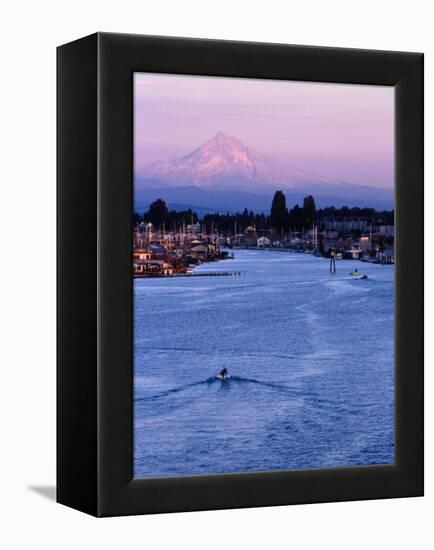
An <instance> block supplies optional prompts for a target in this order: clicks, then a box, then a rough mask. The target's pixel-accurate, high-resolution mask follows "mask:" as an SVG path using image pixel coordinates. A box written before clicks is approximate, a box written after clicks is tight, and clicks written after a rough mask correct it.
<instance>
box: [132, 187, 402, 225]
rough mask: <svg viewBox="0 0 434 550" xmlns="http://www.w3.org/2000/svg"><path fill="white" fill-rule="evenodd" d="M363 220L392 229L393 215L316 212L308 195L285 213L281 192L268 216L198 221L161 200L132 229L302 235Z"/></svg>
mask: <svg viewBox="0 0 434 550" xmlns="http://www.w3.org/2000/svg"><path fill="white" fill-rule="evenodd" d="M352 220H364V221H366V222H368V223H371V224H372V225H393V224H394V212H393V210H391V211H382V212H379V211H377V210H375V209H374V208H358V207H354V208H348V207H347V206H343V207H342V208H335V207H334V206H329V207H326V208H319V209H317V208H316V206H315V200H314V198H313V197H312V196H311V195H309V196H308V197H305V198H304V200H303V206H299V205H298V204H296V205H295V206H293V207H292V208H290V209H288V208H287V206H286V197H285V195H284V193H283V192H282V191H276V193H275V194H274V198H273V201H272V203H271V210H270V213H269V214H268V215H266V214H264V213H261V214H255V213H254V212H253V211H251V210H250V211H249V210H248V209H247V208H245V209H244V210H243V212H237V213H235V214H229V213H226V214H205V216H203V218H202V219H199V217H198V215H197V213H196V212H193V211H192V210H191V209H189V210H184V211H182V212H179V211H175V210H170V211H169V209H168V207H167V204H166V203H165V201H164V200H162V199H157V200H156V201H154V202H153V203H152V204H151V205H150V207H149V210H148V211H147V212H144V213H143V215H142V216H141V215H140V214H138V213H135V214H134V216H133V223H134V225H136V224H138V223H140V222H142V221H143V222H145V223H148V222H151V223H152V224H153V225H154V226H155V227H162V226H163V225H164V227H165V228H166V230H178V229H179V228H180V227H182V225H189V224H193V223H197V222H198V221H199V222H200V223H201V224H202V225H203V226H204V227H205V229H206V231H207V233H210V232H213V231H219V232H220V233H224V234H233V233H234V232H241V231H244V230H245V229H246V228H247V227H249V226H252V227H255V228H256V230H257V231H261V230H269V229H274V230H277V231H284V232H286V231H303V230H306V229H311V228H312V225H313V224H314V223H315V224H316V225H317V226H318V228H319V230H320V231H322V230H323V229H324V227H325V222H333V221H337V222H340V221H352Z"/></svg>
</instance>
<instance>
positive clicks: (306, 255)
mask: <svg viewBox="0 0 434 550" xmlns="http://www.w3.org/2000/svg"><path fill="white" fill-rule="evenodd" d="M422 494H423V56H422V54H416V53H402V52H379V51H369V50H347V49H335V48H318V47H302V46H288V45H272V44H256V43H239V42H226V41H215V40H193V39H180V38H164V37H150V36H135V35H122V34H106V33H98V34H95V35H92V36H89V37H86V38H83V39H80V40H77V41H75V42H72V43H70V44H66V45H64V46H61V47H59V49H58V501H59V502H61V503H63V504H66V505H68V506H71V507H74V508H77V509H79V510H82V511H85V512H88V513H91V514H93V515H96V516H113V515H125V514H145V513H159V512H175V511H193V510H207V509H217V508H235V507H252V506H270V505H282V504H296V503H309V502H310V503H313V502H324V501H338V500H356V499H374V498H392V497H403V496H420V495H422Z"/></svg>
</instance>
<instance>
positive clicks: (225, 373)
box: [217, 367, 230, 380]
mask: <svg viewBox="0 0 434 550" xmlns="http://www.w3.org/2000/svg"><path fill="white" fill-rule="evenodd" d="M217 378H218V379H219V380H228V379H229V378H230V374H229V372H228V369H227V368H226V367H225V368H224V369H222V370H221V371H220V372H219V373H218V374H217Z"/></svg>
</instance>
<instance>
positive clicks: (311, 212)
mask: <svg viewBox="0 0 434 550" xmlns="http://www.w3.org/2000/svg"><path fill="white" fill-rule="evenodd" d="M303 217H304V225H305V227H309V226H310V225H312V223H313V222H314V221H315V200H314V198H313V197H312V195H309V196H308V197H304V200H303Z"/></svg>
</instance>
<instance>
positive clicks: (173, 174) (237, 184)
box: [136, 132, 296, 190]
mask: <svg viewBox="0 0 434 550" xmlns="http://www.w3.org/2000/svg"><path fill="white" fill-rule="evenodd" d="M136 177H137V178H138V179H150V178H154V179H158V180H161V181H164V182H166V183H168V184H169V185H171V186H184V185H193V186H196V187H211V186H213V187H214V186H215V187H217V186H218V188H231V189H247V188H250V189H251V188H252V187H253V188H258V187H264V186H265V187H268V186H273V187H276V186H280V187H292V186H293V185H294V184H295V183H296V182H295V180H294V178H291V177H290V176H289V174H288V173H287V171H286V170H285V169H284V168H283V167H281V166H280V165H279V164H277V163H275V162H273V161H272V160H270V159H268V158H267V157H265V156H264V155H262V154H260V153H258V152H257V151H254V150H253V149H250V148H249V147H246V146H245V145H244V144H243V143H242V142H241V141H239V140H238V139H236V138H234V137H230V136H227V135H226V134H224V133H223V132H218V133H217V134H216V135H215V136H214V137H213V138H211V139H210V140H209V141H207V142H206V143H204V144H203V145H202V146H201V147H199V148H198V149H196V150H195V151H193V152H192V153H190V154H188V155H185V156H184V157H181V158H179V159H175V160H171V161H157V162H154V163H152V164H150V165H149V166H147V167H146V168H143V169H142V170H138V172H137V174H136ZM251 190H252V189H251Z"/></svg>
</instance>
